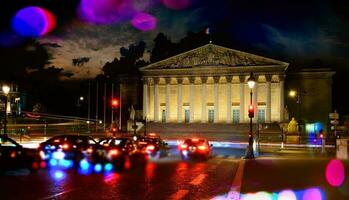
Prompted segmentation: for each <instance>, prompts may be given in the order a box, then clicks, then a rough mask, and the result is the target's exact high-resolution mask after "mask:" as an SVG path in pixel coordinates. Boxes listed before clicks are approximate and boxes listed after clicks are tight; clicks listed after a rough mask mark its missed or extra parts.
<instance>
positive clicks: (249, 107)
mask: <svg viewBox="0 0 349 200" xmlns="http://www.w3.org/2000/svg"><path fill="white" fill-rule="evenodd" d="M248 117H249V118H253V117H254V108H253V105H249V106H248Z"/></svg>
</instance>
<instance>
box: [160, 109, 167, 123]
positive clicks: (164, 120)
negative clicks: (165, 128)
mask: <svg viewBox="0 0 349 200" xmlns="http://www.w3.org/2000/svg"><path fill="white" fill-rule="evenodd" d="M161 120H162V123H165V122H166V110H162V113H161Z"/></svg>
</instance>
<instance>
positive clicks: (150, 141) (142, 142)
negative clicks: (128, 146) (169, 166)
mask: <svg viewBox="0 0 349 200" xmlns="http://www.w3.org/2000/svg"><path fill="white" fill-rule="evenodd" d="M137 145H138V147H139V149H140V150H141V151H144V152H145V153H146V154H147V155H148V156H149V157H151V158H160V157H164V156H167V155H168V152H169V149H170V148H169V147H168V144H167V143H166V142H164V141H163V140H162V139H161V138H160V136H158V135H156V134H154V133H150V134H148V135H146V136H143V137H139V139H138V140H137Z"/></svg>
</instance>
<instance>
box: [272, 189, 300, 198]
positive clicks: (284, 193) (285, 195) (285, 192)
mask: <svg viewBox="0 0 349 200" xmlns="http://www.w3.org/2000/svg"><path fill="white" fill-rule="evenodd" d="M277 200H297V196H296V194H295V193H294V192H293V191H292V190H283V191H281V192H280V193H279V194H278V198H277Z"/></svg>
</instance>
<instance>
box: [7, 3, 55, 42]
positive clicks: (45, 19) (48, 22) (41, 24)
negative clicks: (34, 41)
mask: <svg viewBox="0 0 349 200" xmlns="http://www.w3.org/2000/svg"><path fill="white" fill-rule="evenodd" d="M55 26H56V17H55V16H54V15H53V14H52V13H51V12H50V11H48V10H46V9H44V8H40V7H36V6H31V7H26V8H23V9H21V10H19V11H18V12H17V13H16V15H15V16H14V17H13V19H12V28H13V30H14V31H15V32H16V33H17V34H18V35H20V36H22V37H35V38H36V37H41V36H44V35H46V34H47V33H49V32H51V31H52V30H53V29H54V28H55Z"/></svg>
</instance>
